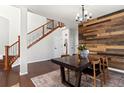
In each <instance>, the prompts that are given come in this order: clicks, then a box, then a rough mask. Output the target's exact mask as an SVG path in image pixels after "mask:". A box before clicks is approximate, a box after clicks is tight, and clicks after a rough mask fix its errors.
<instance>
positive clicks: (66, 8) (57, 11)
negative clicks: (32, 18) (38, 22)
mask: <svg viewBox="0 0 124 93" xmlns="http://www.w3.org/2000/svg"><path fill="white" fill-rule="evenodd" d="M19 7H26V8H28V10H29V11H31V12H33V13H36V14H39V15H41V16H45V17H47V18H51V19H54V20H58V21H61V22H64V23H65V24H66V25H67V26H68V27H69V28H70V29H77V22H76V21H75V17H76V14H77V13H79V12H81V5H23V6H19ZM85 9H86V10H87V11H89V12H90V13H92V15H93V16H92V17H93V18H96V17H99V16H102V15H105V14H109V13H112V12H114V11H118V10H120V9H124V5H86V6H85Z"/></svg>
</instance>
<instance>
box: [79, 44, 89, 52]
mask: <svg viewBox="0 0 124 93" xmlns="http://www.w3.org/2000/svg"><path fill="white" fill-rule="evenodd" d="M78 50H80V51H83V50H87V47H86V45H79V47H78Z"/></svg>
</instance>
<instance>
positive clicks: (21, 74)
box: [20, 72, 28, 76]
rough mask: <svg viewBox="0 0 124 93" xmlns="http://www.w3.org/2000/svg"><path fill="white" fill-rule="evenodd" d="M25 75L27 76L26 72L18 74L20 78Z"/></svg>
mask: <svg viewBox="0 0 124 93" xmlns="http://www.w3.org/2000/svg"><path fill="white" fill-rule="evenodd" d="M26 74H28V72H24V73H21V72H20V76H23V75H26Z"/></svg>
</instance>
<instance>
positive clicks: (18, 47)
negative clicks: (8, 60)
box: [18, 36, 20, 57]
mask: <svg viewBox="0 0 124 93" xmlns="http://www.w3.org/2000/svg"><path fill="white" fill-rule="evenodd" d="M18 57H20V36H18Z"/></svg>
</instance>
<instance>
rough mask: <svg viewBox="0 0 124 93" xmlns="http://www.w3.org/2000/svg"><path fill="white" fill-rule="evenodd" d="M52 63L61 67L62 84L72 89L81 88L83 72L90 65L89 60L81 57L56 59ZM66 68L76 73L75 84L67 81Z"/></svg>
mask: <svg viewBox="0 0 124 93" xmlns="http://www.w3.org/2000/svg"><path fill="white" fill-rule="evenodd" d="M51 61H52V62H53V63H55V64H57V65H59V66H60V73H61V82H62V83H63V84H65V85H69V86H72V87H80V83H81V74H82V71H83V70H84V69H85V68H87V67H88V66H89V65H90V63H89V60H88V58H80V57H79V55H73V56H67V57H62V58H55V59H52V60H51ZM65 68H68V69H70V70H72V71H75V73H76V75H75V78H76V81H75V84H71V83H70V82H68V81H67V80H66V78H65Z"/></svg>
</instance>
